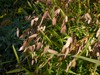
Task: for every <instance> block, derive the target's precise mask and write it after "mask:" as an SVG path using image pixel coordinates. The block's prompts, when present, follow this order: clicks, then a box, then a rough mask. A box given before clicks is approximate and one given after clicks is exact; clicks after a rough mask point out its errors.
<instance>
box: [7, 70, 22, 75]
mask: <svg viewBox="0 0 100 75" xmlns="http://www.w3.org/2000/svg"><path fill="white" fill-rule="evenodd" d="M21 71H24V70H23V69H14V70H11V71H8V72H6V73H7V74H8V73H18V72H21Z"/></svg>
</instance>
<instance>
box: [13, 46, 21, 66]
mask: <svg viewBox="0 0 100 75" xmlns="http://www.w3.org/2000/svg"><path fill="white" fill-rule="evenodd" d="M12 47H13V51H14V54H15V57H16V60H17V62H18V64H20V60H19V57H18V54H17V52H16V49H15V47H14V45H12Z"/></svg>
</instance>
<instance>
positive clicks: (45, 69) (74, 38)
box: [7, 0, 100, 75]
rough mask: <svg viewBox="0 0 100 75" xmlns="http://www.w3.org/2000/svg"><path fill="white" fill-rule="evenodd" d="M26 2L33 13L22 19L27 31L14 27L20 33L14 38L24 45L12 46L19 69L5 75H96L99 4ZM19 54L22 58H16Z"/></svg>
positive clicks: (87, 0)
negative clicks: (13, 74)
mask: <svg viewBox="0 0 100 75" xmlns="http://www.w3.org/2000/svg"><path fill="white" fill-rule="evenodd" d="M27 2H28V5H29V7H30V9H31V10H33V9H34V11H33V14H31V15H29V16H26V18H25V19H26V20H25V21H27V23H26V24H28V26H27V27H26V26H25V28H23V27H22V26H20V27H17V28H19V29H20V30H21V32H19V33H20V34H19V33H17V37H18V39H20V40H22V41H23V43H20V45H21V46H20V48H19V46H16V45H15V44H14V43H13V44H14V45H13V51H14V54H15V56H16V60H17V62H18V67H17V68H16V69H15V70H11V71H8V72H7V74H9V73H19V74H20V73H21V72H22V74H28V75H32V74H33V75H34V74H35V75H42V74H43V75H46V74H48V75H53V74H54V75H55V74H57V75H66V74H67V75H69V74H71V75H77V74H79V75H80V74H82V75H87V74H89V75H91V74H93V75H99V74H100V72H99V70H100V51H99V50H100V42H99V36H100V23H99V12H100V11H99V10H98V8H99V7H98V6H99V4H100V2H99V1H94V0H93V1H90V0H82V1H81V0H68V1H62V0H52V1H51V0H47V1H45V0H44V1H35V2H34V3H33V4H31V3H30V1H27ZM40 11H41V12H40ZM29 22H30V23H29ZM18 31H19V30H17V32H18ZM14 37H15V36H14ZM17 47H18V48H17ZM18 50H19V51H22V54H21V55H18V53H19V52H18V53H17V51H18ZM20 53H21V52H20Z"/></svg>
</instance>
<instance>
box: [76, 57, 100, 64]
mask: <svg viewBox="0 0 100 75" xmlns="http://www.w3.org/2000/svg"><path fill="white" fill-rule="evenodd" d="M74 57H76V58H80V59H83V60H86V61H89V62H92V63H95V64H96V65H97V66H100V61H99V60H96V59H91V58H87V57H84V56H74Z"/></svg>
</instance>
